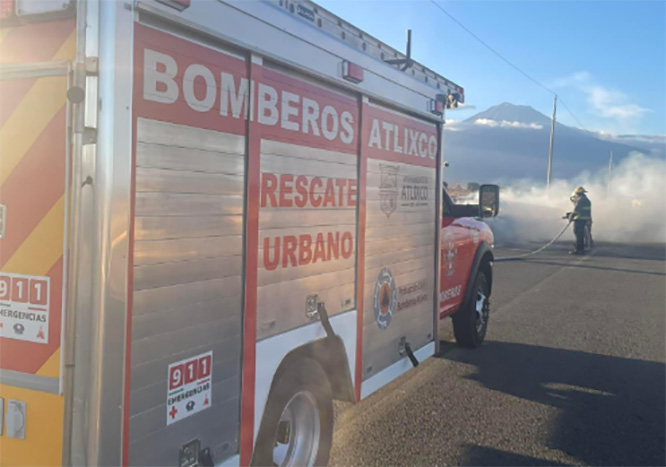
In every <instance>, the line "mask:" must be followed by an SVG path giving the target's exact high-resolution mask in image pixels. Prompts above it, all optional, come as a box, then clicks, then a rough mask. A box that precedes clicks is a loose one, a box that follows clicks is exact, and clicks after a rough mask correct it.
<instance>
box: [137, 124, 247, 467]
mask: <svg viewBox="0 0 666 467" xmlns="http://www.w3.org/2000/svg"><path fill="white" fill-rule="evenodd" d="M244 153H245V138H244V137H242V136H236V135H228V134H224V133H220V132H216V131H210V130H202V129H197V128H192V127H187V126H183V125H176V124H173V123H165V122H158V121H155V120H147V119H143V118H139V119H138V122H137V146H136V163H137V168H136V204H135V216H136V219H135V237H134V238H135V243H134V283H133V288H134V294H133V310H132V359H131V362H132V370H131V404H130V448H129V450H130V451H129V452H130V463H131V464H133V465H172V464H175V463H176V462H177V459H178V450H179V449H180V447H181V446H182V445H183V444H184V443H186V442H188V441H190V440H192V439H194V438H198V439H199V440H200V441H201V443H202V446H203V447H210V448H211V449H213V453H214V455H215V458H216V459H217V460H223V459H225V458H226V457H228V456H230V455H233V454H235V453H237V452H238V439H239V417H240V370H241V366H240V364H241V344H242V341H241V330H242V277H241V274H242V266H243V238H242V233H243V231H242V229H243V206H244V201H243V190H244V183H245V174H244V158H245V154H244ZM208 351H212V352H213V366H212V369H213V370H212V406H211V407H210V408H207V409H205V410H203V411H201V412H198V413H196V414H195V415H192V416H190V417H187V418H184V419H182V420H180V421H177V422H175V423H173V424H170V425H167V420H166V417H167V416H166V408H167V407H166V399H167V388H168V367H169V364H171V363H174V362H178V361H180V360H183V359H187V358H189V357H192V356H195V355H198V354H201V353H204V352H208Z"/></svg>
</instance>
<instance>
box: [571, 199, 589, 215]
mask: <svg viewBox="0 0 666 467" xmlns="http://www.w3.org/2000/svg"><path fill="white" fill-rule="evenodd" d="M571 220H573V221H591V220H592V203H591V202H590V199H589V198H588V197H587V196H585V194H581V195H579V196H578V198H577V199H576V201H575V202H574V210H573V212H572V213H571Z"/></svg>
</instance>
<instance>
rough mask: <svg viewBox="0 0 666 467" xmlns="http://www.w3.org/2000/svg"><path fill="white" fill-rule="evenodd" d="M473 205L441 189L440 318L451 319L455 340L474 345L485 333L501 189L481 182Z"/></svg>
mask: <svg viewBox="0 0 666 467" xmlns="http://www.w3.org/2000/svg"><path fill="white" fill-rule="evenodd" d="M478 195H479V196H478V203H476V204H456V203H455V202H454V201H453V199H452V198H451V196H450V195H449V193H448V191H447V189H446V187H442V235H441V244H440V255H441V259H440V264H441V268H440V302H439V318H440V319H444V318H447V317H452V319H453V329H454V334H455V338H456V341H457V342H458V344H460V345H462V346H464V347H478V346H479V345H480V344H481V343H482V342H483V339H484V337H485V334H486V329H487V327H488V318H489V311H490V303H489V298H490V294H491V292H492V284H493V270H492V263H493V258H494V257H493V252H492V247H493V233H492V231H491V230H490V227H489V226H488V224H486V223H485V222H484V221H483V218H484V217H494V216H496V215H497V214H498V213H499V187H498V186H497V185H481V187H480V189H479V194H478Z"/></svg>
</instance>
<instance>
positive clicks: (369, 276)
mask: <svg viewBox="0 0 666 467" xmlns="http://www.w3.org/2000/svg"><path fill="white" fill-rule="evenodd" d="M438 150H439V145H438V139H437V127H436V125H435V124H433V123H426V122H425V121H421V120H417V119H415V118H412V117H409V116H407V115H405V114H402V113H399V112H396V111H392V110H388V109H386V108H382V107H380V106H378V105H373V104H368V105H367V106H365V107H364V112H363V143H362V151H364V152H365V154H364V156H365V157H364V159H365V163H366V164H367V178H366V206H365V208H366V216H367V222H366V226H365V248H364V249H365V270H364V272H363V273H364V275H365V278H364V284H365V285H364V289H363V290H364V297H363V299H364V303H363V310H364V311H363V368H362V377H363V381H364V385H363V388H375V389H376V388H377V387H380V386H381V385H382V384H385V383H386V382H388V381H390V379H392V378H394V377H395V376H397V374H395V372H393V371H389V372H388V373H383V371H384V370H386V369H387V368H389V367H390V366H391V365H393V364H395V363H396V362H398V361H400V360H401V359H404V358H405V356H406V354H405V353H404V345H405V343H408V344H409V346H410V347H411V348H412V349H413V350H414V351H416V350H418V349H421V348H423V347H424V346H426V345H427V344H428V343H430V342H432V341H433V340H434V334H433V315H432V313H433V291H434V288H435V287H436V284H435V280H434V272H435V259H436V228H437V227H436V226H437V224H436V221H435V219H436V199H437V190H436V187H435V183H436V175H437V171H436V167H437V157H438ZM431 353H432V352H431ZM406 368H407V367H406ZM371 379H373V380H374V381H373V382H371V384H369V385H368V384H366V383H367V382H368V381H369V380H371ZM378 381H381V382H382V384H380V383H378ZM373 390H374V389H373ZM370 392H371V391H369V390H367V389H362V391H361V395H362V396H363V397H365V396H366V395H368V394H369V393H370Z"/></svg>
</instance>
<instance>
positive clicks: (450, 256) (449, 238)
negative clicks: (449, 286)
mask: <svg viewBox="0 0 666 467" xmlns="http://www.w3.org/2000/svg"><path fill="white" fill-rule="evenodd" d="M442 243H443V244H444V248H443V249H442V267H443V268H444V269H445V270H446V275H447V277H451V276H452V275H453V273H454V272H455V270H456V257H457V256H458V247H457V246H456V242H455V241H454V239H453V233H451V232H446V234H444V241H443V242H442Z"/></svg>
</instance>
